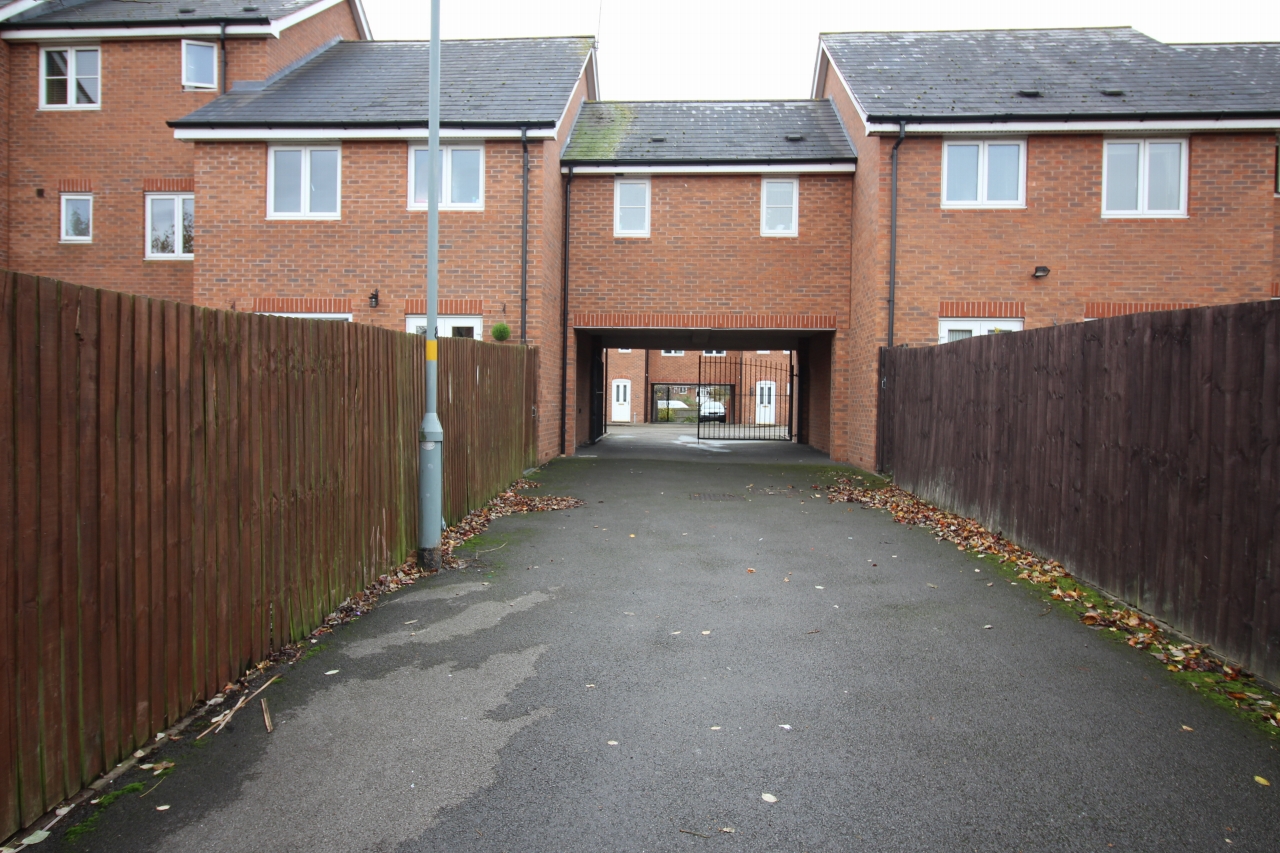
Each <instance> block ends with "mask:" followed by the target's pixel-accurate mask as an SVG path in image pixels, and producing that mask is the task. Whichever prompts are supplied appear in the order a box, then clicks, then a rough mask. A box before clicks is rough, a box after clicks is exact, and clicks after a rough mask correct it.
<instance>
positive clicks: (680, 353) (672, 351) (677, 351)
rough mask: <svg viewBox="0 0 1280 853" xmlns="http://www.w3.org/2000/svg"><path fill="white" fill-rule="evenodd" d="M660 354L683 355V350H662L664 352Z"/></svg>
mask: <svg viewBox="0 0 1280 853" xmlns="http://www.w3.org/2000/svg"><path fill="white" fill-rule="evenodd" d="M662 354H663V355H684V350H682V349H664V350H663V351H662Z"/></svg>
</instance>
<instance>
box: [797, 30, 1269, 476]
mask: <svg viewBox="0 0 1280 853" xmlns="http://www.w3.org/2000/svg"><path fill="white" fill-rule="evenodd" d="M813 97H815V98H823V99H831V100H832V101H833V102H834V103H835V105H836V108H837V109H838V110H839V112H840V115H841V117H842V118H843V119H844V122H845V126H846V127H847V128H848V129H849V134H850V136H851V137H852V138H853V140H854V144H855V145H856V146H857V148H858V153H859V160H858V177H857V181H856V187H855V196H854V199H855V200H854V214H853V220H854V228H853V231H852V233H851V242H852V246H853V256H854V264H853V269H852V275H851V287H852V298H851V306H850V310H851V312H852V317H853V319H852V329H851V337H852V338H853V346H854V351H855V353H856V354H855V356H854V357H853V358H851V359H850V360H849V362H848V363H847V365H846V366H845V367H844V369H846V370H847V371H848V372H849V379H848V389H849V390H848V392H847V397H845V398H844V399H842V400H841V401H840V404H839V405H840V406H841V407H842V411H841V415H840V416H839V417H838V418H836V420H837V421H839V422H841V423H842V424H844V425H845V426H846V428H847V429H848V431H849V438H848V443H847V444H842V443H840V442H837V443H836V446H838V447H843V448H846V450H845V451H844V456H843V458H845V459H847V460H849V461H852V462H854V463H857V464H861V465H870V464H872V463H873V461H874V459H875V455H874V454H875V436H876V429H875V423H876V421H875V414H876V386H877V359H876V351H877V348H878V347H880V346H884V345H893V346H900V345H909V346H921V345H925V344H932V343H938V342H940V341H941V342H946V341H947V340H954V339H956V338H960V337H966V336H968V335H972V334H986V333H989V332H993V331H1000V330H1006V329H1021V328H1033V327H1036V326H1046V325H1051V324H1057V323H1072V322H1079V321H1082V320H1088V319H1090V318H1094V317H1107V316H1112V315H1115V314H1122V313H1132V312H1136V311H1144V310H1158V309H1163V308H1169V307H1180V306H1193V305H1208V304H1214V303H1223V302H1244V301H1250V300H1257V299H1267V298H1270V297H1273V296H1276V295H1277V289H1276V288H1277V281H1278V280H1280V254H1278V253H1277V246H1278V245H1280V242H1278V241H1280V216H1278V211H1280V195H1278V194H1277V190H1278V189H1280V187H1278V186H1277V182H1276V181H1277V176H1276V171H1277V169H1276V167H1277V131H1280V45H1278V44H1259V45H1247V44H1246V45H1203V46H1201V45H1166V44H1162V43H1160V42H1158V41H1155V40H1154V39H1151V38H1148V37H1147V36H1144V35H1142V34H1141V33H1139V32H1137V31H1135V30H1132V29H1128V28H1116V29H1081V30H1003V31H979V32H921V33H844V34H827V35H823V36H822V37H821V38H820V40H819V51H818V59H817V66H816V69H815V74H814V85H813ZM895 148H896V149H897V154H896V160H897V181H896V198H897V210H896V216H895V212H894V203H893V202H894V196H895V189H894V169H893V166H894V160H895V155H894V149H895ZM891 280H896V285H895V287H894V288H893V291H892V297H891V295H890V294H891V289H890V281H891ZM891 298H892V300H893V301H892V303H891V302H890V299H891Z"/></svg>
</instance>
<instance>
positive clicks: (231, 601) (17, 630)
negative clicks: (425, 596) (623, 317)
mask: <svg viewBox="0 0 1280 853" xmlns="http://www.w3.org/2000/svg"><path fill="white" fill-rule="evenodd" d="M537 359H538V353H537V351H536V350H532V349H526V348H523V347H516V346H507V345H497V344H488V343H483V342H478V341H471V340H460V339H458V340H455V339H449V340H444V341H441V342H440V362H439V367H440V371H439V373H440V417H441V420H442V422H443V424H444V427H445V431H446V436H447V438H446V444H445V470H444V484H445V493H444V496H443V498H444V501H443V506H444V512H445V517H446V519H447V520H448V521H450V522H454V521H457V520H458V519H460V518H461V517H462V516H463V515H465V514H466V513H467V512H468V511H469V510H471V509H474V508H476V507H478V506H481V505H483V504H484V502H485V501H486V500H488V499H489V497H491V496H492V495H493V494H495V493H496V492H497V491H498V490H500V489H501V488H503V487H505V486H506V485H507V484H508V483H510V482H511V481H512V480H513V479H515V478H516V477H519V476H520V474H521V471H522V470H523V469H524V468H525V467H527V466H529V465H532V464H533V463H534V460H535V459H536V446H537V406H538V399H537V375H538V361H537ZM424 370H425V361H424V352H423V346H422V342H421V340H420V339H417V338H412V337H409V336H406V335H404V334H401V333H397V332H391V331H387V330H383V329H375V328H372V327H369V326H355V325H350V324H336V323H320V322H315V321H306V320H296V319H286V318H279V317H266V316H246V315H243V314H237V313H235V312H227V311H214V310H210V309H204V308H195V307H192V306H189V305H177V304H175V303H166V302H161V301H158V300H151V299H146V298H141V297H132V296H127V295H122V294H120V293H117V292H113V291H100V290H94V289H92V288H85V287H79V286H74V285H69V284H64V283H61V282H56V281H51V280H40V279H35V278H33V277H31V276H21V275H16V274H13V273H4V274H3V278H0V400H2V401H3V402H4V405H5V406H7V409H6V414H5V415H3V416H0V466H2V467H4V468H5V469H6V470H7V471H8V472H10V473H9V475H8V476H5V477H3V478H0V574H3V577H2V578H0V595H3V596H4V598H5V601H6V602H8V605H7V606H8V616H9V618H8V619H6V620H4V626H5V627H4V630H3V632H2V633H0V834H8V833H9V832H12V831H14V830H16V829H18V828H20V827H22V826H27V825H30V824H31V823H32V821H34V820H35V819H37V818H38V817H39V816H40V815H41V814H43V813H44V812H45V811H46V810H47V809H49V808H50V807H52V806H53V805H56V804H57V803H58V802H59V801H60V800H61V799H62V798H63V797H65V796H67V795H69V794H71V793H73V792H74V791H75V790H77V789H78V788H79V787H80V786H81V785H83V784H85V783H86V782H88V781H90V780H91V779H92V778H93V777H94V776H95V775H97V774H99V773H101V772H102V770H103V769H104V768H106V767H109V766H111V765H113V764H115V763H117V762H118V761H120V760H122V759H123V758H124V757H125V756H126V755H128V753H129V752H131V751H132V750H134V749H135V748H136V747H137V746H138V745H139V744H141V743H143V742H145V741H147V740H148V739H149V738H150V737H152V735H153V734H154V733H155V732H156V731H158V730H159V729H161V728H163V727H165V726H166V725H169V724H171V723H173V722H174V721H175V720H177V719H178V718H179V717H180V716H181V715H183V714H185V713H186V712H187V711H189V710H190V709H191V708H192V707H193V706H194V705H195V704H197V703H199V702H200V701H202V700H204V699H207V698H209V697H210V696H211V695H212V694H213V693H216V692H218V691H219V690H221V689H222V686H223V685H224V684H225V683H226V682H227V681H228V680H230V679H233V678H234V677H235V676H236V675H237V674H239V672H241V671H242V670H243V668H244V667H245V666H247V665H250V664H252V663H253V662H254V661H256V660H258V659H260V658H261V657H263V656H265V655H266V654H267V653H268V652H269V651H270V650H271V649H278V648H279V647H280V646H281V645H283V644H285V643H287V642H290V641H292V640H296V639H298V638H300V637H302V636H304V635H305V634H306V633H307V632H309V631H310V630H312V629H313V628H314V627H316V626H317V625H318V624H320V622H321V621H322V620H323V618H324V616H325V615H326V614H327V613H328V612H329V611H330V610H332V609H333V608H334V607H335V606H336V605H337V604H339V603H340V602H341V601H342V600H343V599H344V598H346V597H347V596H349V595H352V594H353V593H355V592H357V591H358V590H359V589H361V588H362V587H363V586H364V585H365V584H367V583H368V582H370V581H371V580H372V579H373V578H375V577H376V576H377V575H378V574H380V573H383V572H385V571H387V570H389V569H390V568H393V567H394V566H395V565H397V564H398V563H399V562H400V561H401V560H404V559H406V558H407V557H408V556H409V554H410V552H411V551H412V549H413V548H415V547H416V544H417V535H418V531H417V522H418V519H417V430H418V424H419V421H420V420H421V417H422V407H423V403H424V396H423V375H424Z"/></svg>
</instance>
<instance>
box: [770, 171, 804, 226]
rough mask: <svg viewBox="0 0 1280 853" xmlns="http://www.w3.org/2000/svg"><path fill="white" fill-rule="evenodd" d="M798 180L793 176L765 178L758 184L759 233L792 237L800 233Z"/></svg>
mask: <svg viewBox="0 0 1280 853" xmlns="http://www.w3.org/2000/svg"><path fill="white" fill-rule="evenodd" d="M799 209H800V182H799V181H797V180H796V179H795V178H784V179H777V178H765V179H764V180H763V181H762V182H761V185H760V234H761V236H763V237H794V236H796V235H797V234H799V233H800V231H799V225H798V220H799V218H800V217H799V216H798V215H797V214H798V211H799Z"/></svg>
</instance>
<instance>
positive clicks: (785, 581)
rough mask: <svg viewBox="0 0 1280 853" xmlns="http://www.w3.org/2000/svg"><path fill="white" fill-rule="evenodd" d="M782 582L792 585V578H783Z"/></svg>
mask: <svg viewBox="0 0 1280 853" xmlns="http://www.w3.org/2000/svg"><path fill="white" fill-rule="evenodd" d="M782 582H783V583H791V578H783V579H782Z"/></svg>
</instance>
